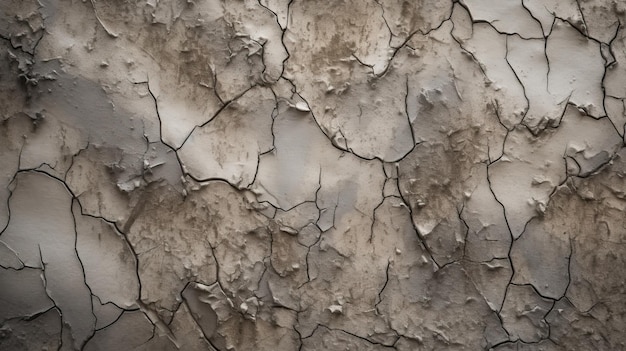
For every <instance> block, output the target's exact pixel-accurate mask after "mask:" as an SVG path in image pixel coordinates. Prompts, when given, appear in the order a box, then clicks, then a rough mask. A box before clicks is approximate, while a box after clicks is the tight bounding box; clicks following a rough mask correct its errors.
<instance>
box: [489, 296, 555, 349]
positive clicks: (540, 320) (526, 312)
mask: <svg viewBox="0 0 626 351" xmlns="http://www.w3.org/2000/svg"><path fill="white" fill-rule="evenodd" d="M553 304H554V302H553V301H550V300H548V299H545V298H542V297H541V296H539V295H537V293H535V291H534V290H533V288H532V287H531V286H529V285H521V286H520V285H509V286H508V288H507V294H506V297H505V299H504V304H503V305H502V310H501V311H500V316H501V318H502V325H503V327H504V329H506V330H507V332H508V333H509V335H510V336H511V338H512V340H518V339H519V340H521V341H523V342H527V343H529V342H538V341H540V340H541V339H544V338H546V337H547V336H548V335H549V330H550V329H549V328H550V327H549V325H548V324H547V323H546V321H545V319H544V318H545V316H546V315H547V314H548V312H549V311H550V309H551V308H552V305H553Z"/></svg>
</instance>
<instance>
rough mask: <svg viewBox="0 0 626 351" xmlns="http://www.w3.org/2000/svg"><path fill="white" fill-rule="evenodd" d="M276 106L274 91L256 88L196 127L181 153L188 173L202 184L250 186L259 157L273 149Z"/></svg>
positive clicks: (180, 155)
mask: <svg viewBox="0 0 626 351" xmlns="http://www.w3.org/2000/svg"><path fill="white" fill-rule="evenodd" d="M250 106H255V108H250ZM274 107H275V100H274V96H273V95H272V92H271V91H270V90H269V89H264V88H253V89H251V90H249V91H248V92H247V93H245V94H244V95H243V96H241V97H240V98H239V99H238V100H236V101H234V102H232V103H231V104H229V105H228V106H227V107H225V108H224V110H222V111H221V112H220V113H219V114H218V115H217V116H216V117H215V118H214V119H213V120H211V121H210V122H208V123H207V124H206V125H204V126H202V127H198V128H196V129H195V130H194V131H193V132H192V133H191V135H190V136H189V139H187V140H186V141H185V143H184V145H183V146H182V147H181V149H180V150H179V151H178V155H179V157H180V159H181V162H182V164H183V166H184V167H185V169H186V171H187V172H188V173H189V174H190V175H191V176H192V177H194V178H195V179H198V180H200V181H202V180H209V179H224V180H226V181H228V182H229V183H231V184H233V185H235V186H237V187H242V188H243V187H247V186H249V185H250V184H251V183H252V182H253V181H254V178H255V176H256V172H257V167H258V159H259V155H260V154H262V153H265V152H268V151H270V150H271V148H272V147H273V145H272V142H273V141H272V140H273V137H272V130H271V127H272V111H273V110H274Z"/></svg>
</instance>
